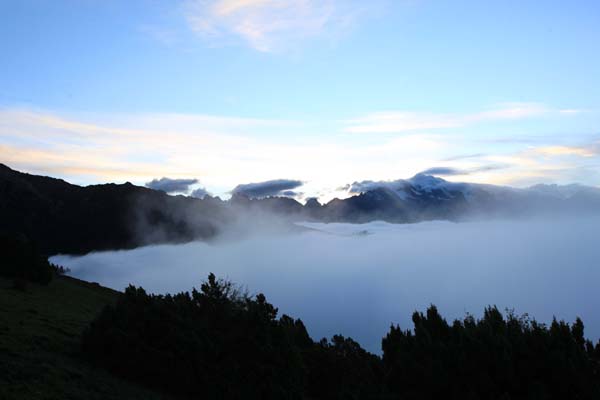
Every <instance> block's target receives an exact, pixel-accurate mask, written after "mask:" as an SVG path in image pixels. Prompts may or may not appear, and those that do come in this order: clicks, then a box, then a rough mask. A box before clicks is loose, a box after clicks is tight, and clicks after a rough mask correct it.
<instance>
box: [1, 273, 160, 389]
mask: <svg viewBox="0 0 600 400" xmlns="http://www.w3.org/2000/svg"><path fill="white" fill-rule="evenodd" d="M118 296H119V292H116V291H113V290H111V289H107V288H104V287H101V286H99V285H96V284H91V283H87V282H83V281H80V280H77V279H73V278H69V277H57V278H55V279H53V280H52V282H51V283H50V284H49V285H48V286H42V285H37V284H32V283H29V284H28V285H27V289H26V291H19V290H15V289H13V288H12V283H11V281H10V280H8V279H4V278H0V398H1V399H4V400H12V399H15V400H17V399H19V400H25V399H140V400H141V399H144V400H145V399H161V398H166V397H165V396H162V395H159V394H157V393H154V392H151V391H149V390H147V389H143V388H141V387H139V386H136V385H134V384H131V383H128V382H125V381H123V380H121V379H118V378H115V377H113V376H112V375H110V374H109V373H107V372H105V371H103V370H100V369H97V368H94V367H92V366H90V365H89V364H88V363H86V362H85V361H83V360H82V359H81V358H80V335H81V333H82V331H83V329H84V328H85V327H86V326H88V324H89V323H90V321H91V320H92V319H93V318H94V317H95V316H96V315H97V314H98V312H99V311H100V310H101V309H102V308H103V307H104V306H105V305H106V304H109V303H111V302H114V301H116V299H117V297H118Z"/></svg>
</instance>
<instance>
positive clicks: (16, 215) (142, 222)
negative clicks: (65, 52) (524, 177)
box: [0, 164, 600, 254]
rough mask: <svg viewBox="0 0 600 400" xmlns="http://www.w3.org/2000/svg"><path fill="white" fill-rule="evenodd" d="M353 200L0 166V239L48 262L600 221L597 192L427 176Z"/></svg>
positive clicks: (363, 187) (359, 185)
mask: <svg viewBox="0 0 600 400" xmlns="http://www.w3.org/2000/svg"><path fill="white" fill-rule="evenodd" d="M349 193H350V194H352V195H353V196H351V197H348V198H346V199H333V200H331V201H330V202H328V203H326V204H320V203H319V201H318V200H317V199H314V198H313V199H309V200H308V201H307V202H306V204H305V205H302V204H301V203H299V202H298V201H296V200H294V199H291V198H288V197H264V198H250V197H248V196H247V195H244V194H241V193H236V194H234V195H233V196H232V198H231V199H230V200H229V201H223V200H221V199H220V198H218V197H211V196H206V197H204V198H203V199H197V198H192V197H186V196H170V195H167V194H166V193H164V192H161V191H156V190H152V189H148V188H144V187H139V186H135V185H132V184H131V183H125V184H120V185H117V184H105V185H92V186H86V187H81V186H77V185H72V184H69V183H67V182H65V181H63V180H60V179H54V178H49V177H43V176H36V175H30V174H26V173H21V172H18V171H14V170H12V169H10V168H9V167H7V166H5V165H2V164H0V233H5V234H9V235H21V236H22V237H25V238H27V239H28V240H31V241H32V242H34V243H37V244H38V246H39V248H40V250H41V251H42V252H43V253H45V254H55V253H85V252H89V251H92V250H105V249H122V248H133V247H137V246H141V245H146V244H152V243H171V242H185V241H191V240H198V239H199V240H210V239H213V238H215V237H216V236H217V235H219V234H221V233H227V232H230V233H231V232H235V233H237V234H240V233H241V234H246V233H251V232H252V231H253V230H256V229H265V228H268V229H285V230H292V229H293V225H292V222H295V221H302V220H310V221H323V222H355V223H362V222H369V221H375V220H382V221H387V222H392V223H410V222H418V221H424V220H452V221H457V220H464V219H470V218H481V217H497V216H513V217H514V216H525V215H535V214H546V215H550V216H557V215H560V214H574V213H581V212H588V213H589V212H594V213H600V189H597V188H592V187H586V186H581V185H567V186H557V185H537V186H533V187H531V188H527V189H516V188H511V187H503V186H494V185H481V184H470V183H454V182H448V181H445V180H443V179H440V178H436V177H433V176H430V175H425V174H417V175H415V176H414V177H413V178H411V179H407V180H402V179H401V180H397V181H392V182H373V181H364V182H355V183H354V184H352V185H350V186H349Z"/></svg>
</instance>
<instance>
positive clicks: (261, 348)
mask: <svg viewBox="0 0 600 400" xmlns="http://www.w3.org/2000/svg"><path fill="white" fill-rule="evenodd" d="M0 250H2V253H1V255H2V256H3V257H2V259H1V260H0V261H2V262H1V263H0V276H4V278H0V398H1V399H65V398H66V399H68V398H72V399H154V398H169V397H170V398H206V399H299V400H300V399H441V398H448V399H502V400H507V399H565V398H572V399H598V398H600V342H599V343H598V344H596V345H595V346H594V345H593V344H592V342H590V341H588V340H586V339H585V337H584V325H583V322H582V321H581V320H580V319H577V320H576V321H575V323H573V324H572V325H569V324H567V323H565V322H562V321H560V322H559V321H553V322H552V323H551V324H550V325H549V326H545V325H543V324H540V323H537V322H536V321H535V320H530V319H529V318H528V317H526V316H522V317H519V316H516V315H514V314H513V313H512V312H508V313H506V315H503V314H502V313H501V312H500V311H499V310H498V309H496V308H495V307H489V308H487V309H486V310H485V311H484V314H483V317H482V318H481V319H479V320H477V319H475V318H473V317H472V316H466V317H465V318H463V319H462V320H457V321H454V322H453V323H451V324H449V323H448V322H447V321H446V320H445V319H443V318H442V316H440V314H439V313H438V311H437V309H436V307H435V306H431V307H430V308H429V309H427V311H426V312H425V313H419V312H415V313H414V314H413V318H412V321H413V328H412V329H401V328H400V327H398V326H392V327H391V328H390V331H389V332H388V333H387V335H386V336H385V337H384V338H383V340H382V356H381V357H378V356H375V355H373V354H370V353H368V352H367V351H365V350H363V349H362V348H361V347H360V345H359V344H358V343H356V342H355V341H353V340H352V339H350V338H346V337H343V336H341V335H336V336H334V337H333V338H332V339H331V340H326V339H322V340H321V341H319V342H314V341H313V340H312V339H311V338H310V336H309V335H308V333H307V330H306V328H305V327H304V324H303V323H302V321H300V320H299V319H296V320H295V319H293V318H291V317H289V316H286V315H283V316H281V317H279V318H278V311H277V309H276V308H275V307H274V306H273V305H271V304H270V303H268V302H267V300H266V298H265V296H264V295H262V294H259V295H257V296H249V295H248V294H246V293H244V292H242V291H240V290H239V289H238V288H237V287H236V286H235V285H233V284H232V283H231V282H227V281H222V280H218V279H217V278H216V277H215V276H214V275H213V274H211V275H209V277H208V280H207V281H206V282H204V283H203V284H202V285H201V287H200V290H199V291H197V290H193V291H192V292H191V293H188V292H185V293H179V294H175V295H166V296H162V295H152V294H148V293H146V292H145V291H144V289H142V288H136V287H134V286H130V287H128V288H127V289H126V290H125V293H119V292H116V291H113V290H110V289H106V288H103V287H100V286H99V285H97V284H92V283H87V282H83V281H79V280H76V279H73V278H69V277H65V276H62V273H63V272H64V270H63V269H62V268H60V267H57V266H53V265H51V264H49V263H48V262H47V259H45V258H44V257H42V256H41V255H40V254H39V253H37V251H36V249H35V246H32V245H30V244H28V243H27V242H26V241H23V240H13V239H10V238H6V237H5V238H2V237H0ZM23 282H26V283H23Z"/></svg>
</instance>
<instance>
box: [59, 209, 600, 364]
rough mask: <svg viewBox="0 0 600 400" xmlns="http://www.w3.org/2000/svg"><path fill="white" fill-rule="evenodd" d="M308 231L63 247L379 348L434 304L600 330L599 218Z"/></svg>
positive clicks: (77, 261)
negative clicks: (220, 286)
mask: <svg viewBox="0 0 600 400" xmlns="http://www.w3.org/2000/svg"><path fill="white" fill-rule="evenodd" d="M303 225H304V226H306V227H309V228H311V229H310V230H307V231H305V232H302V233H295V234H292V233H289V234H285V235H274V234H272V235H268V234H264V235H259V236H255V237H252V238H249V239H244V240H238V241H231V242H221V243H218V242H217V243H210V244H207V243H200V242H196V243H189V244H184V245H161V246H150V247H143V248H138V249H135V250H128V251H115V252H101V253H92V254H89V255H86V256H82V257H70V256H56V257H53V258H52V260H51V261H52V262H54V263H58V264H61V265H64V266H67V267H69V268H70V269H71V271H72V272H71V274H72V275H73V276H75V277H78V278H81V279H85V280H88V281H96V282H99V283H100V284H102V285H105V286H109V287H112V288H115V289H119V290H122V289H123V288H125V287H126V286H127V285H128V284H129V283H131V284H134V285H141V286H143V287H144V288H146V289H147V290H149V291H151V292H155V293H167V292H170V293H173V292H178V291H187V290H190V289H191V288H192V286H195V287H199V285H200V282H201V281H202V280H203V279H205V278H206V276H207V274H208V273H209V272H214V273H215V274H216V275H217V276H219V277H226V278H229V279H231V280H233V281H234V282H236V283H240V284H243V285H245V286H246V287H247V289H248V290H249V291H250V292H251V293H258V292H262V293H264V294H265V295H266V296H267V299H268V300H269V301H270V302H271V303H273V304H274V305H275V306H277V307H278V308H279V311H280V314H281V313H286V314H289V315H291V316H293V317H297V318H301V319H302V320H303V321H304V323H305V324H306V326H307V328H308V330H309V333H310V334H311V336H312V337H313V338H314V339H319V338H321V337H323V336H327V337H330V336H332V335H333V334H337V333H342V334H344V335H346V336H351V337H352V338H354V339H355V340H357V341H359V342H360V343H361V344H362V345H363V346H364V347H365V348H367V349H368V350H370V351H373V352H377V353H378V352H379V351H380V341H381V338H382V337H383V336H384V334H385V333H386V331H387V330H388V328H389V325H390V324H391V323H399V324H400V325H401V326H402V327H403V328H410V327H412V323H411V322H410V317H411V313H412V312H413V311H414V310H424V309H425V308H426V307H427V306H428V305H429V304H431V303H433V304H435V305H437V306H438V308H439V309H440V311H441V312H442V314H443V315H444V316H446V317H448V318H455V317H462V316H464V314H465V313H466V312H469V313H472V314H474V315H476V316H478V315H480V314H481V312H482V310H483V307H484V306H486V305H494V304H495V305H497V306H498V307H499V308H501V309H503V308H514V309H515V311H516V312H517V313H524V312H527V313H529V314H530V315H531V316H533V317H535V318H536V319H537V320H538V321H542V322H549V321H551V319H552V317H553V316H554V315H555V316H556V317H557V318H559V319H566V320H567V321H569V322H572V321H573V320H574V319H575V317H576V316H580V317H581V318H582V319H583V321H584V323H585V324H586V335H587V336H589V337H590V338H592V339H597V338H598V337H600V313H599V312H598V310H599V309H600V294H599V292H598V288H599V287H600V261H599V260H600V239H599V238H600V218H593V219H590V218H588V219H560V220H555V221H532V220H528V221H520V222H519V221H494V222H472V223H451V222H425V223H419V224H409V225H393V224H387V223H383V222H373V223H369V224H361V225H353V224H319V223H311V224H309V223H306V224H303Z"/></svg>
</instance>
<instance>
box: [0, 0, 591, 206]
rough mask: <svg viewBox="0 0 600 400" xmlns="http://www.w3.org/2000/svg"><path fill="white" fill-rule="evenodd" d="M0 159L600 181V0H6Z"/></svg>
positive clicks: (241, 172) (139, 172)
mask: <svg viewBox="0 0 600 400" xmlns="http://www.w3.org/2000/svg"><path fill="white" fill-rule="evenodd" d="M0 54H2V57H1V59H2V62H1V63H0V162H3V163H5V164H7V165H9V166H11V167H13V168H16V169H19V170H24V171H27V172H31V173H38V174H47V175H52V176H57V177H61V178H65V179H67V180H69V181H71V182H74V183H79V184H92V183H104V182H124V181H131V182H134V183H137V184H143V183H145V182H148V181H150V180H152V179H154V178H160V177H163V176H165V177H170V178H188V179H190V178H197V179H199V184H198V185H199V186H202V187H206V188H207V189H208V191H209V192H211V193H213V194H218V195H226V194H227V192H228V191H230V190H231V189H232V188H233V187H235V186H236V185H237V184H240V183H249V182H258V181H265V180H271V179H297V180H301V181H303V182H305V186H304V187H302V188H301V190H300V191H302V192H304V193H305V194H306V195H307V196H308V195H317V196H319V197H321V198H322V199H324V200H326V199H329V198H331V197H332V196H335V195H341V193H339V192H338V191H336V189H337V188H340V187H341V186H343V185H345V184H347V183H351V182H353V181H357V180H365V179H371V180H382V179H389V180H392V179H398V178H407V177H410V176H412V175H414V174H415V173H417V172H420V171H423V170H426V169H430V168H441V167H444V168H453V169H457V170H461V171H464V172H465V174H464V175H456V176H451V177H447V179H450V180H462V181H473V182H486V183H496V184H510V185H515V186H527V185H531V184H534V183H571V182H579V183H583V184H588V185H594V186H600V90H598V89H599V88H600V73H598V71H600V3H598V2H596V1H572V2H559V1H549V2H544V4H543V5H542V4H541V3H540V2H538V1H497V2H481V1H433V0H406V1H403V0H399V1H395V0H374V1H369V2H364V1H358V0H356V1H355V0H320V1H317V0H314V1H313V0H190V1H180V2H176V1H153V0H132V1H127V2H122V1H112V0H107V1H85V2H72V1H52V2H40V1H33V0H19V1H16V0H15V1H12V0H9V1H3V2H2V3H1V4H0Z"/></svg>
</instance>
